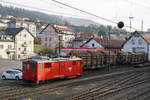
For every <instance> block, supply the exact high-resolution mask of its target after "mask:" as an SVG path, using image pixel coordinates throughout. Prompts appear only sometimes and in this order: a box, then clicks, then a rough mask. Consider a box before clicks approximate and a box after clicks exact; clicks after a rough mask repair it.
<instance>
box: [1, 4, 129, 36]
mask: <svg viewBox="0 0 150 100" xmlns="http://www.w3.org/2000/svg"><path fill="white" fill-rule="evenodd" d="M0 9H1V10H0V14H1V15H11V16H21V17H25V18H30V19H31V21H35V20H37V19H38V20H41V21H43V22H49V23H53V24H62V25H69V26H71V27H72V29H73V30H74V31H75V32H86V33H91V32H92V33H97V34H99V35H103V36H106V35H107V33H108V29H107V26H104V25H100V24H98V23H96V22H94V21H92V20H88V19H78V18H72V17H70V18H67V17H64V18H63V20H62V16H57V15H50V14H46V13H42V12H38V11H29V10H25V9H22V8H17V7H12V6H10V7H6V6H3V5H1V4H0ZM111 34H117V35H119V34H127V32H126V30H121V29H118V28H117V27H111Z"/></svg>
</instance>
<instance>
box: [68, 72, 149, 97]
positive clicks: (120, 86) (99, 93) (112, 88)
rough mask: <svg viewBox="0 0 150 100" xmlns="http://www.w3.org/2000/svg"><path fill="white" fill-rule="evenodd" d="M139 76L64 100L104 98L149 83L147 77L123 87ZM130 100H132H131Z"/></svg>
mask: <svg viewBox="0 0 150 100" xmlns="http://www.w3.org/2000/svg"><path fill="white" fill-rule="evenodd" d="M140 75H142V74H139V75H137V76H133V77H131V78H129V77H128V79H124V80H122V79H121V80H117V81H116V82H115V83H117V84H113V83H110V84H107V85H105V86H102V87H96V88H93V89H90V90H88V91H85V92H82V93H81V94H79V95H77V96H74V97H70V98H66V100H95V99H97V98H100V97H104V96H106V95H109V94H112V93H114V92H118V91H121V90H124V89H127V88H130V87H134V86H137V85H139V84H143V83H144V82H149V81H150V78H149V77H148V78H146V79H143V80H139V81H136V82H134V83H130V84H128V85H124V83H126V82H128V81H129V80H132V79H134V78H136V77H138V76H140ZM131 100H134V99H131Z"/></svg>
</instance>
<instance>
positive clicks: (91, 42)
mask: <svg viewBox="0 0 150 100" xmlns="http://www.w3.org/2000/svg"><path fill="white" fill-rule="evenodd" d="M92 44H94V47H93V46H92ZM86 45H87V46H88V48H104V47H103V46H102V45H100V44H99V43H97V42H96V41H95V40H93V39H92V40H90V42H88V43H87V44H86Z"/></svg>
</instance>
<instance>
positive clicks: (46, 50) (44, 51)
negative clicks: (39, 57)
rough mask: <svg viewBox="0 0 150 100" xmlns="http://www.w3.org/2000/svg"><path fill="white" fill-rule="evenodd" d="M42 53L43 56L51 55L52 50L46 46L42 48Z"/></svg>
mask: <svg viewBox="0 0 150 100" xmlns="http://www.w3.org/2000/svg"><path fill="white" fill-rule="evenodd" d="M42 52H43V53H44V54H53V50H52V48H50V47H48V46H44V47H43V48H42Z"/></svg>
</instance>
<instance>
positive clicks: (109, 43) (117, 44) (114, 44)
mask: <svg viewBox="0 0 150 100" xmlns="http://www.w3.org/2000/svg"><path fill="white" fill-rule="evenodd" d="M94 40H95V41H96V42H98V43H99V44H101V45H102V46H103V47H104V48H122V44H123V43H124V41H122V40H107V39H96V38H95V39H94Z"/></svg>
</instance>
